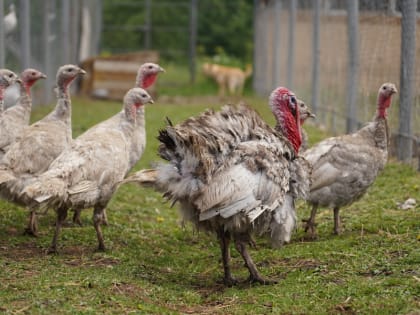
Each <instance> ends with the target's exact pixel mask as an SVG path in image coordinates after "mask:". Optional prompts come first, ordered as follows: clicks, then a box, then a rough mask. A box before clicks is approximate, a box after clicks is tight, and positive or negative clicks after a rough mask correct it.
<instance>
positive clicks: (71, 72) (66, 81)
mask: <svg viewBox="0 0 420 315" xmlns="http://www.w3.org/2000/svg"><path fill="white" fill-rule="evenodd" d="M85 73H86V72H85V71H84V70H83V69H81V68H79V67H78V66H75V65H65V66H62V67H60V68H59V69H58V71H57V78H56V80H57V97H58V100H57V105H56V107H55V109H54V110H53V111H52V112H51V113H50V114H48V115H47V116H45V117H44V118H43V119H41V120H39V121H37V122H36V123H34V124H32V125H30V126H28V127H26V128H25V129H24V130H23V132H22V135H21V138H20V139H19V140H18V141H16V142H14V143H13V144H12V145H11V146H10V148H9V150H8V151H7V152H6V154H5V155H4V156H3V159H2V161H1V162H0V194H1V196H2V197H3V198H5V199H7V200H9V201H12V202H16V203H18V204H20V205H25V204H24V203H22V200H20V198H19V193H20V191H21V188H22V187H21V185H22V183H24V182H25V178H26V177H27V176H31V175H33V174H40V173H43V172H45V171H46V170H47V168H48V166H49V165H50V163H51V162H52V161H53V160H54V159H55V158H56V157H57V156H58V155H59V154H60V153H61V151H63V150H64V149H65V148H67V147H68V146H69V145H70V141H71V139H72V136H71V134H72V130H71V100H70V94H69V85H70V83H71V82H72V81H73V80H74V79H75V78H76V77H77V76H78V75H80V74H85ZM26 231H27V233H29V234H33V235H36V232H37V227H36V218H35V214H34V213H32V214H31V218H30V220H29V225H28V228H27V230H26Z"/></svg>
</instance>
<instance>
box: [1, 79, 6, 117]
mask: <svg viewBox="0 0 420 315" xmlns="http://www.w3.org/2000/svg"><path fill="white" fill-rule="evenodd" d="M6 88H7V85H6V84H5V83H4V82H3V80H0V113H3V112H4V91H5V90H6Z"/></svg>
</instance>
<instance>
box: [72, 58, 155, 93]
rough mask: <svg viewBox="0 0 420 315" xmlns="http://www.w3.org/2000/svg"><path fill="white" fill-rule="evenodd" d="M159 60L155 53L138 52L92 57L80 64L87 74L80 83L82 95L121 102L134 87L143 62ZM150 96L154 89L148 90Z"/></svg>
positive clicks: (152, 87)
mask: <svg viewBox="0 0 420 315" xmlns="http://www.w3.org/2000/svg"><path fill="white" fill-rule="evenodd" d="M158 60H159V54H158V52H156V51H139V52H133V53H127V54H118V55H112V56H107V57H94V58H90V59H88V60H85V61H84V62H82V64H81V66H82V68H83V69H84V70H86V72H87V74H86V75H85V76H84V77H83V79H82V82H81V89H80V92H81V94H82V95H85V96H90V97H97V98H104V99H112V100H122V99H123V97H124V95H125V93H126V92H127V91H128V90H129V89H131V88H132V87H134V84H135V80H136V75H137V70H138V68H139V67H140V65H141V64H143V63H145V62H155V63H157V62H158ZM148 92H149V93H151V95H154V94H155V87H154V86H151V87H150V88H148Z"/></svg>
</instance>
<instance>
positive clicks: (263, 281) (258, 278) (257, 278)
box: [247, 274, 278, 285]
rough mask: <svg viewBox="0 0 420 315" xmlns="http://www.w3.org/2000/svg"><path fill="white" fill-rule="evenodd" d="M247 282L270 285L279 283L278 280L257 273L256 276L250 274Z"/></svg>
mask: <svg viewBox="0 0 420 315" xmlns="http://www.w3.org/2000/svg"><path fill="white" fill-rule="evenodd" d="M247 282H249V283H259V284H262V285H270V284H277V283H278V281H277V280H272V279H264V278H263V277H261V276H260V275H259V274H257V275H256V276H255V275H254V276H253V275H250V276H249V277H248V279H247Z"/></svg>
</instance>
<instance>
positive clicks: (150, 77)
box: [136, 73, 157, 89]
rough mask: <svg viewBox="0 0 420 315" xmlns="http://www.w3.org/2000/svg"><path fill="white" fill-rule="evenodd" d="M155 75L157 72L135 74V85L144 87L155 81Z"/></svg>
mask: <svg viewBox="0 0 420 315" xmlns="http://www.w3.org/2000/svg"><path fill="white" fill-rule="evenodd" d="M156 76H157V73H152V74H150V73H149V74H145V73H140V74H139V75H138V76H137V80H136V86H138V87H140V88H142V89H146V88H148V87H149V86H151V85H152V84H153V83H154V82H155V80H156Z"/></svg>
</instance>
